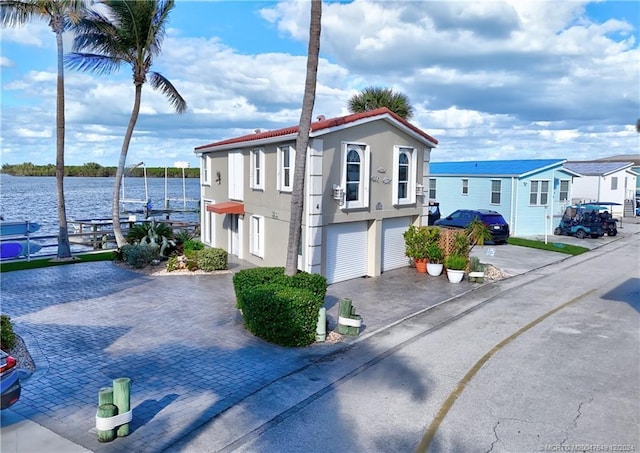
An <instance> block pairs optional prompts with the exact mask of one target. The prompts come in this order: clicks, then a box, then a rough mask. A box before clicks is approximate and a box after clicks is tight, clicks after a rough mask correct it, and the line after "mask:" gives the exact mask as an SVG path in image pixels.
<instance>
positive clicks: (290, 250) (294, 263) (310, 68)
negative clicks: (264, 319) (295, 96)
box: [285, 0, 322, 275]
mask: <svg viewBox="0 0 640 453" xmlns="http://www.w3.org/2000/svg"><path fill="white" fill-rule="evenodd" d="M321 18H322V0H312V1H311V22H310V24H309V47H308V50H307V76H306V80H305V84H304V95H303V98H302V112H301V113H300V125H299V127H298V136H297V137H296V162H295V171H294V175H293V187H292V188H291V217H290V220H289V242H288V244H287V264H286V267H285V274H286V275H295V273H296V272H297V271H298V244H299V243H300V237H301V233H302V211H303V209H304V175H305V167H306V162H307V148H308V146H309V132H310V130H311V115H312V114H313V105H314V104H315V100H316V80H317V78H318V59H319V55H320V29H321Z"/></svg>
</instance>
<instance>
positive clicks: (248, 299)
mask: <svg viewBox="0 0 640 453" xmlns="http://www.w3.org/2000/svg"><path fill="white" fill-rule="evenodd" d="M323 303H324V301H323ZM323 303H319V302H318V301H317V298H316V297H315V296H314V294H313V293H312V292H311V291H309V290H308V289H302V288H292V287H287V286H282V285H280V284H277V283H272V284H267V285H260V286H258V287H255V288H250V289H247V290H245V291H244V302H243V306H244V309H243V310H242V313H243V316H244V322H245V325H246V326H247V329H249V330H250V331H251V332H252V333H253V334H254V335H256V336H258V337H260V338H262V339H264V340H266V341H269V342H271V343H275V344H278V345H281V346H307V345H309V344H311V343H313V342H314V341H315V331H316V324H317V322H318V310H320V307H321V306H322V305H323Z"/></svg>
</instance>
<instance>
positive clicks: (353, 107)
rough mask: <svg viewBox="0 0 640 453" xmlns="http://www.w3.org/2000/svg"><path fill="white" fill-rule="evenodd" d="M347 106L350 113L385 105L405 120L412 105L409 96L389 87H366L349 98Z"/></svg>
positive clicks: (410, 113) (409, 114)
mask: <svg viewBox="0 0 640 453" xmlns="http://www.w3.org/2000/svg"><path fill="white" fill-rule="evenodd" d="M348 107H349V111H350V112H351V113H362V112H368V111H370V110H375V109H377V108H380V107H387V108H388V109H389V110H391V111H392V112H393V113H395V114H396V115H398V116H399V117H401V118H404V119H406V120H408V119H410V118H411V117H412V116H413V106H412V105H411V103H410V102H409V98H408V97H407V96H406V95H404V94H402V93H398V92H395V91H393V90H392V89H391V88H381V87H373V86H372V87H366V88H365V89H363V90H362V91H361V92H360V93H358V94H354V95H353V96H352V97H351V99H349V106H348Z"/></svg>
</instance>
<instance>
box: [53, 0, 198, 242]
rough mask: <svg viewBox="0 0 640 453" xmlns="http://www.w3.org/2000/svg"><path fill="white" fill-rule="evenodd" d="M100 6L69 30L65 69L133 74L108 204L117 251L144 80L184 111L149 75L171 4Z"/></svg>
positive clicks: (107, 2)
mask: <svg viewBox="0 0 640 453" xmlns="http://www.w3.org/2000/svg"><path fill="white" fill-rule="evenodd" d="M101 4H102V5H103V6H104V7H106V8H107V10H106V11H105V12H104V14H103V13H100V12H98V11H91V12H89V13H88V15H87V16H86V17H85V18H84V19H83V20H81V21H80V22H79V23H78V24H77V25H76V26H75V31H76V37H75V39H74V41H73V52H72V53H71V54H69V55H67V57H66V59H65V61H66V63H67V65H68V66H69V67H71V68H74V69H78V70H81V71H90V72H94V73H96V74H110V73H112V72H114V71H116V70H117V69H119V68H120V67H121V66H122V65H129V66H130V67H131V69H132V71H133V84H134V86H135V97H134V102H133V109H132V111H131V117H130V119H129V125H128V126H127V131H126V133H125V136H124V140H123V143H122V149H121V151H120V159H119V161H118V169H117V170H116V176H115V182H114V187H113V201H112V204H111V214H112V217H113V231H114V234H115V237H116V242H117V243H118V247H121V246H123V245H124V244H125V242H126V240H125V237H124V235H123V233H122V229H121V227H120V187H121V185H122V176H123V174H124V170H125V164H126V161H127V152H128V151H129V144H130V142H131V137H132V135H133V130H134V128H135V125H136V122H137V121H138V115H139V113H140V103H141V100H142V86H143V85H144V83H145V82H146V81H147V78H148V79H149V82H150V83H151V87H152V88H154V89H156V90H159V91H160V92H161V93H162V94H164V95H165V96H166V97H167V99H168V100H169V102H170V104H171V106H172V107H173V108H174V110H175V111H176V112H177V113H179V114H181V113H184V112H185V111H186V109H187V103H186V101H185V100H184V99H183V98H182V96H181V95H180V93H179V92H178V90H177V89H176V88H175V87H174V86H173V84H172V83H171V82H170V81H169V80H168V79H166V78H165V77H164V76H163V75H162V74H160V73H158V72H155V71H151V66H152V65H153V60H154V58H155V57H157V56H158V55H159V54H160V52H161V44H162V40H163V38H164V35H165V27H166V26H167V23H168V19H169V13H170V12H171V10H172V9H173V7H174V6H175V2H174V0H147V1H139V0H104V1H103V2H102V3H101Z"/></svg>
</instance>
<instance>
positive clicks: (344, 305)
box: [338, 298, 351, 335]
mask: <svg viewBox="0 0 640 453" xmlns="http://www.w3.org/2000/svg"><path fill="white" fill-rule="evenodd" d="M338 314H339V316H340V317H342V318H351V299H346V298H345V299H341V300H340V310H339V312H338ZM338 333H339V334H340V335H348V334H349V326H343V325H342V324H340V321H338Z"/></svg>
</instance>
